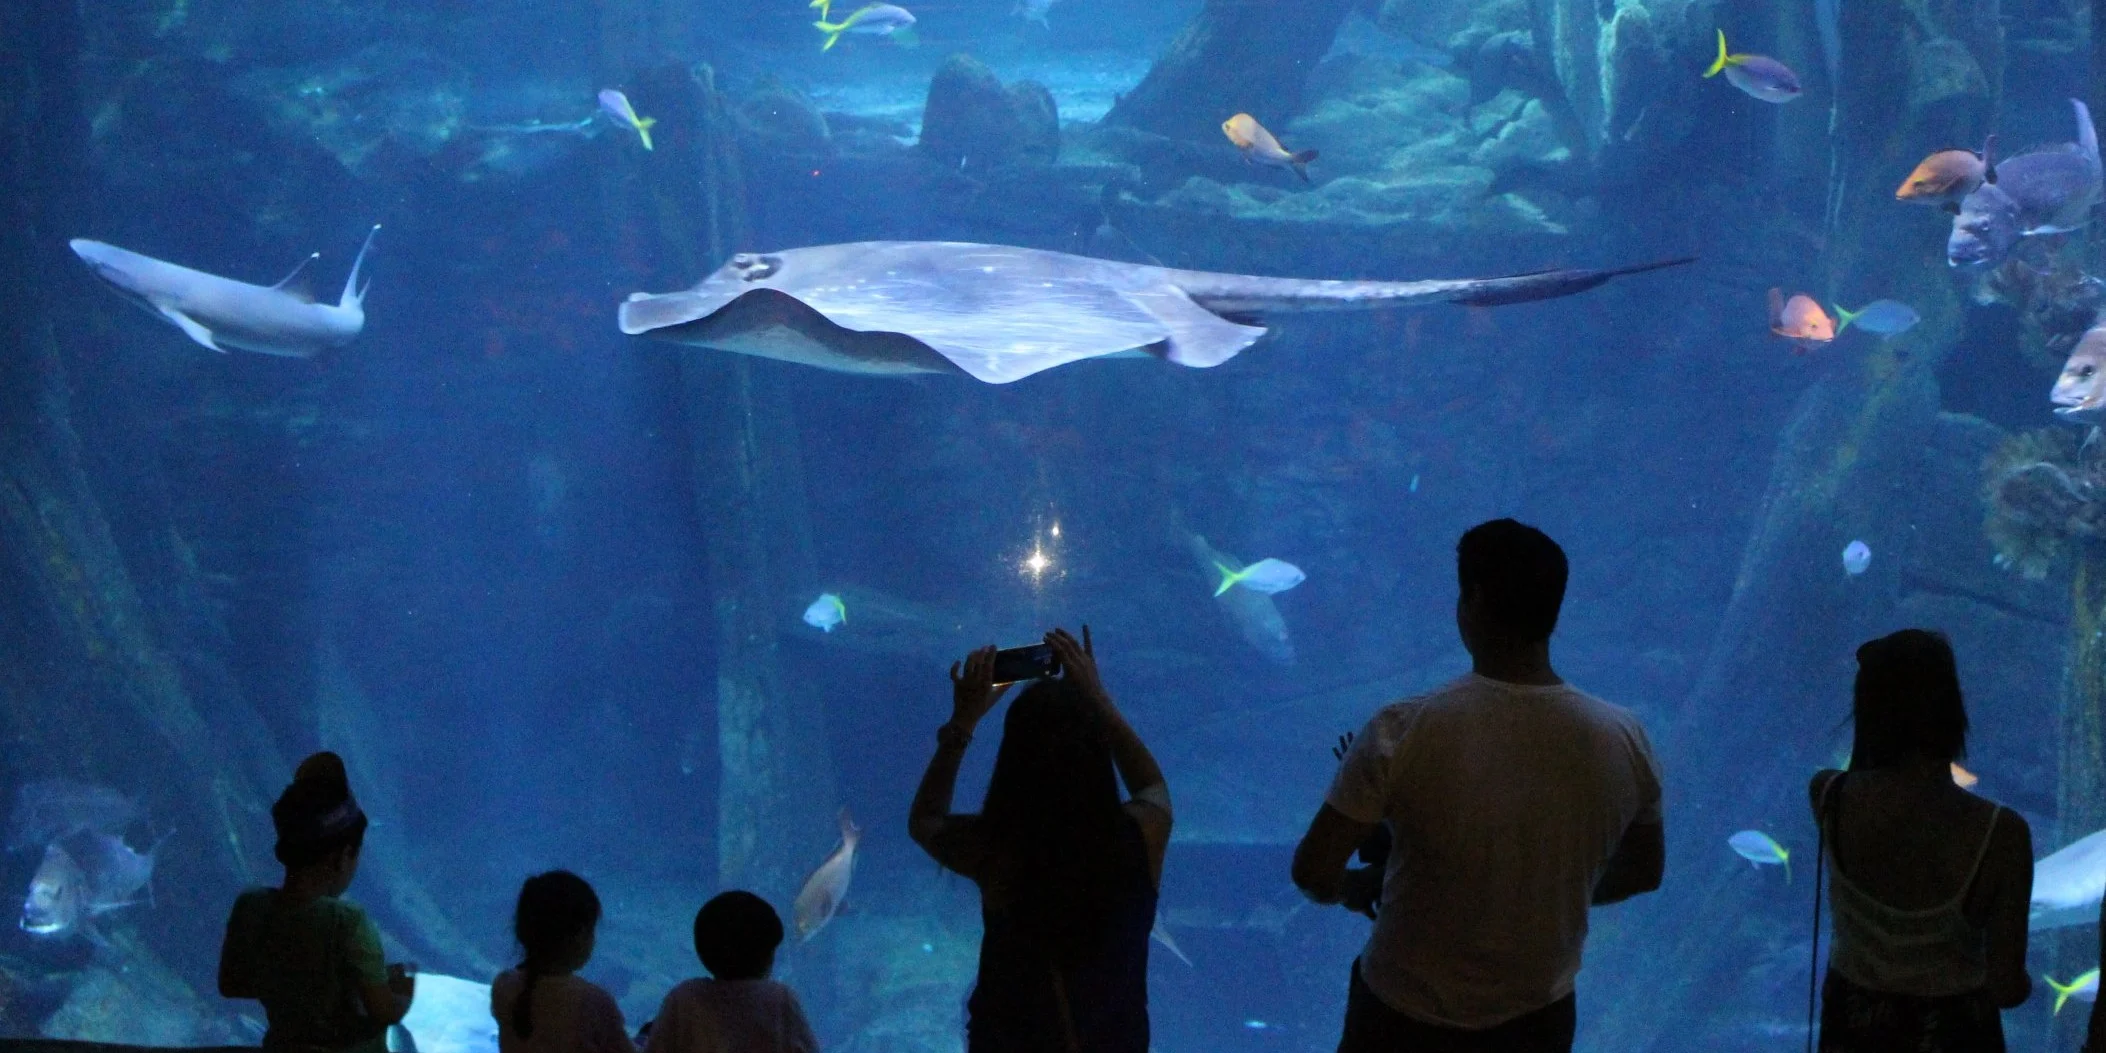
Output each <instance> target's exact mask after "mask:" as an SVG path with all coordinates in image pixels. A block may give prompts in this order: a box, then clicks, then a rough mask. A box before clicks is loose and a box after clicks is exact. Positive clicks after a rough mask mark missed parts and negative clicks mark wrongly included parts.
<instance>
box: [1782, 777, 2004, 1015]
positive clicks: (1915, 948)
mask: <svg viewBox="0 0 2106 1053" xmlns="http://www.w3.org/2000/svg"><path fill="white" fill-rule="evenodd" d="M1842 780H1843V777H1842V776H1837V777H1835V778H1834V779H1831V780H1829V782H1828V785H1827V786H1824V787H1822V790H1821V826H1822V829H1823V833H1824V835H1825V836H1826V837H1827V839H1828V846H1829V847H1828V874H1829V878H1830V883H1829V887H1828V903H1829V909H1830V911H1831V912H1832V913H1833V915H1834V919H1835V930H1834V938H1833V943H1832V945H1831V947H1830V950H1829V955H1828V968H1829V969H1830V970H1831V971H1833V972H1836V973H1839V974H1841V975H1842V976H1843V977H1844V978H1845V979H1847V980H1850V981H1851V982H1852V983H1855V984H1857V985H1859V986H1861V987H1866V988H1870V989H1872V990H1874V991H1884V992H1886V993H1889V994H1900V995H1914V996H1917V997H1921V998H1943V997H1947V996H1950V995H1957V994H1966V993H1969V992H1972V991H1979V990H1981V989H1982V988H1983V987H1986V986H1987V985H1988V983H1989V953H1988V933H1987V931H1986V930H1984V929H1983V928H1982V927H1980V926H1978V925H1976V924H1975V923H1973V922H1972V921H1969V920H1968V919H1967V915H1966V912H1965V910H1964V907H1965V905H1966V902H1967V894H1968V893H1969V892H1970V891H1972V890H1973V889H1974V879H1975V875H1976V874H1978V873H1980V871H1981V869H1982V860H1983V859H1984V858H1985V857H1987V856H1988V854H1989V840H1990V838H1991V837H1993V836H1994V835H1995V834H1996V823H1997V820H1999V819H2001V818H2003V814H2004V810H2003V807H2002V806H2000V805H1999V806H1998V807H1997V809H1996V811H1995V813H1994V814H1992V815H1991V816H1990V817H1989V829H1988V830H1987V831H1985V832H1984V833H1983V834H1982V843H1981V845H1980V846H1979V847H1977V848H1976V849H1975V853H1974V863H1973V865H1971V866H1969V867H1968V868H1967V877H1966V879H1965V880H1963V881H1961V882H1960V890H1959V891H1958V892H1957V893H1955V894H1954V895H1953V897H1952V898H1951V899H1949V900H1946V901H1945V902H1943V903H1940V904H1937V905H1936V906H1933V907H1928V908H1925V909H1923V910H1897V909H1895V908H1893V907H1890V906H1888V905H1887V904H1885V903H1882V902H1880V901H1879V900H1878V899H1876V898H1874V897H1873V896H1872V894H1871V893H1869V892H1866V891H1865V890H1864V889H1861V888H1859V887H1858V886H1857V885H1856V884H1855V883H1853V882H1852V881H1851V880H1850V878H1849V876H1848V875H1846V874H1844V873H1843V871H1842V868H1841V867H1838V866H1837V865H1836V855H1835V844H1836V830H1837V828H1838V825H1839V824H1838V823H1837V822H1836V819H1835V817H1834V815H1833V814H1832V813H1831V807H1830V805H1829V803H1828V798H1829V795H1830V794H1832V793H1834V792H1835V788H1836V785H1837V784H1838V783H1840V782H1842ZM1839 805H1840V802H1838V806H1839Z"/></svg>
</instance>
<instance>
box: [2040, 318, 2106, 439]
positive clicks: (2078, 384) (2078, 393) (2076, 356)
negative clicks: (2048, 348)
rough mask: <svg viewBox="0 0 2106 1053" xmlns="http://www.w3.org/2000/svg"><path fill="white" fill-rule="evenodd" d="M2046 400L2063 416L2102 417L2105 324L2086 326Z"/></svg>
mask: <svg viewBox="0 0 2106 1053" xmlns="http://www.w3.org/2000/svg"><path fill="white" fill-rule="evenodd" d="M2048 401H2050V402H2053V403H2054V404H2055V415H2056V416H2058V417H2061V418H2062V419H2064V420H2070V421H2077V422H2079V423H2094V424H2095V423H2099V422H2100V420H2101V418H2102V417H2106V328H2100V327H2096V326H2095V327H2093V328H2091V329H2088V330H2086V331H2085V333H2084V338H2083V339H2081V340H2079V341H2077V346H2076V347H2073V348H2071V349H2070V352H2069V358H2068V360H2067V361H2065V362H2063V363H2062V375H2061V376H2058V377H2056V378H2055V387H2054V389H2053V390H2051V391H2049V392H2048Z"/></svg>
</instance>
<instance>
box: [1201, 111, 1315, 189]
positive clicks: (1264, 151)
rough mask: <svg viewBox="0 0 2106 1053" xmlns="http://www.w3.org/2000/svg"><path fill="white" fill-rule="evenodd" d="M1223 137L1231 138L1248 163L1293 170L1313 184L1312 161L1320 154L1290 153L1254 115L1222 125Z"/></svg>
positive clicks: (1304, 151) (1243, 114)
mask: <svg viewBox="0 0 2106 1053" xmlns="http://www.w3.org/2000/svg"><path fill="white" fill-rule="evenodd" d="M1221 134H1223V135H1226V136H1228V140H1229V142H1231V143H1234V144H1235V146H1236V149H1238V150H1241V151H1243V159H1244V160H1245V161H1248V162H1250V163H1251V164H1259V165H1272V166H1273V167H1275V168H1287V169H1292V170H1293V171H1294V174H1295V175H1298V176H1301V177H1302V182H1304V183H1306V182H1308V181H1309V162H1311V161H1314V160H1316V151H1314V150H1303V151H1301V152H1300V153H1290V152H1289V151H1288V150H1287V148H1286V147H1284V146H1281V145H1280V141H1279V140H1278V139H1275V138H1273V135H1272V133H1271V132H1269V131H1266V130H1265V126H1264V125H1262V124H1259V123H1258V119H1257V118H1255V117H1252V116H1251V115H1250V114H1247V113H1239V114H1237V115H1235V116H1234V117H1231V118H1229V119H1228V120H1225V121H1223V122H1221Z"/></svg>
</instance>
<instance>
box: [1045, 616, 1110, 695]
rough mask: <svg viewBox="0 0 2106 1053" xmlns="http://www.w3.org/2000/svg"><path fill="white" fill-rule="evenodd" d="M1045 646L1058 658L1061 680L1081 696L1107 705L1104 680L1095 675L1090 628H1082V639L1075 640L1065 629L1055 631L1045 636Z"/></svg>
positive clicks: (1094, 659) (1095, 663)
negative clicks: (1070, 684) (1079, 692)
mask: <svg viewBox="0 0 2106 1053" xmlns="http://www.w3.org/2000/svg"><path fill="white" fill-rule="evenodd" d="M1046 643H1047V645H1049V646H1051V647H1052V648H1053V653H1054V654H1056V655H1058V656H1060V675H1061V678H1062V679H1064V680H1067V681H1069V682H1071V683H1073V684H1074V685H1075V687H1076V688H1077V689H1078V690H1080V691H1081V692H1082V693H1083V694H1085V695H1088V696H1089V697H1090V699H1091V700H1093V701H1096V702H1105V703H1108V702H1110V701H1111V696H1110V695H1108V694H1106V693H1105V691H1104V680H1103V679H1102V678H1100V677H1099V676H1098V675H1097V656H1096V653H1095V652H1094V651H1093V650H1092V648H1091V647H1090V627H1089V626H1087V625H1085V626H1083V627H1082V639H1080V640H1077V639H1075V637H1074V636H1073V635H1072V634H1070V633H1069V632H1068V631H1067V630H1066V629H1055V630H1053V631H1052V632H1049V633H1047V634H1046Z"/></svg>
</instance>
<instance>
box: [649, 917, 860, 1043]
mask: <svg viewBox="0 0 2106 1053" xmlns="http://www.w3.org/2000/svg"><path fill="white" fill-rule="evenodd" d="M780 946H782V916H781V915H779V914H777V913H775V908H774V907H771V906H769V905H768V901H767V900H764V899H762V898H760V897H759V896H756V895H754V894H753V893H751V892H737V891H734V892H726V893H722V894H720V895H718V896H717V897H716V898H715V899H712V900H710V901H709V902H708V903H705V904H703V905H702V909H701V910H699V911H697V912H695V956H696V957H698V958H700V959H702V967H703V968H704V969H707V970H709V975H710V978H709V979H706V980H705V979H700V978H697V979H693V980H686V981H683V982H682V983H681V984H680V985H679V986H677V987H675V988H673V989H672V990H671V991H668V992H666V996H665V1002H664V1003H663V1004H661V1005H660V1006H659V1007H658V1018H657V1019H656V1020H653V1021H652V1022H651V1035H650V1038H649V1039H647V1040H646V1041H645V1042H644V1053H818V1050H819V1040H818V1039H817V1038H816V1037H814V1036H813V1035H812V1026H811V1025H810V1024H809V1023H807V1022H805V1019H804V1007H803V1006H801V1005H799V1004H798V1003H797V995H796V993H795V992H793V991H791V990H790V989H789V988H788V987H786V986H784V985H782V984H779V983H777V982H775V981H774V980H771V979H769V978H768V975H769V973H771V972H773V971H774V969H775V949H776V948H777V947H780Z"/></svg>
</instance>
